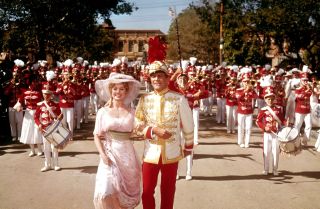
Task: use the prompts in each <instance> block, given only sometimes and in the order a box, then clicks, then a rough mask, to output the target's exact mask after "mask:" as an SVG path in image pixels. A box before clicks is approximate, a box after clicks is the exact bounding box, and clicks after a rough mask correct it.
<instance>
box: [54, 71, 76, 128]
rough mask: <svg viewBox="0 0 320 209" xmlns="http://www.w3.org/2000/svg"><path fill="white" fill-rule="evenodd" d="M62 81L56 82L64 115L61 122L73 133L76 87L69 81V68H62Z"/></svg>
mask: <svg viewBox="0 0 320 209" xmlns="http://www.w3.org/2000/svg"><path fill="white" fill-rule="evenodd" d="M62 75H63V81H62V82H61V83H59V84H58V86H57V89H56V94H57V95H59V106H60V108H61V111H62V114H63V115H64V117H63V120H62V123H63V124H64V125H65V126H66V127H68V128H69V130H70V131H71V133H72V134H73V129H74V95H75V93H76V89H75V87H74V84H73V83H72V82H71V81H70V74H69V69H68V68H64V69H63V72H62Z"/></svg>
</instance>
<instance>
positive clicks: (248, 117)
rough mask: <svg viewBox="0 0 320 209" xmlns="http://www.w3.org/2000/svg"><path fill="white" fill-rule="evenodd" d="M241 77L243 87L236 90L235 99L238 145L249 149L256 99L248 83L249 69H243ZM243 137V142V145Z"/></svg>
mask: <svg viewBox="0 0 320 209" xmlns="http://www.w3.org/2000/svg"><path fill="white" fill-rule="evenodd" d="M242 71H243V72H246V73H244V74H243V77H242V85H243V87H241V88H238V89H237V90H236V98H237V102H238V144H239V145H240V147H242V148H243V147H245V148H248V147H249V142H250V135H251V128H252V114H253V100H254V99H255V98H257V94H256V92H255V91H254V89H253V87H252V85H251V83H250V72H251V70H250V69H248V68H247V69H244V70H242ZM243 135H244V136H245V137H244V138H245V140H244V143H243Z"/></svg>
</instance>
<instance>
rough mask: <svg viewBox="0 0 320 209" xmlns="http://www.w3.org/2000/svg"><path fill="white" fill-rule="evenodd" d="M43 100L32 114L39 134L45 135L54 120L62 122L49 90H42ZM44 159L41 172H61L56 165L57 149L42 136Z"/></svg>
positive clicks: (58, 109)
mask: <svg viewBox="0 0 320 209" xmlns="http://www.w3.org/2000/svg"><path fill="white" fill-rule="evenodd" d="M42 94H43V98H44V100H43V101H42V102H39V103H38V104H37V105H38V107H37V108H36V111H35V114H34V121H35V123H36V124H37V126H38V128H39V130H40V131H41V133H42V134H43V133H45V130H46V128H47V127H48V126H49V125H51V124H52V123H53V122H54V120H62V118H63V114H62V113H61V109H60V107H59V104H58V103H55V102H54V101H53V100H52V94H53V92H52V91H51V90H50V89H48V88H47V89H43V90H42ZM42 140H43V145H44V157H45V163H44V167H43V168H42V169H41V172H45V171H48V170H50V169H52V168H54V170H55V171H59V170H61V168H60V167H59V163H58V149H57V148H55V147H54V145H53V144H51V143H50V142H49V141H48V140H47V139H46V138H45V137H44V136H43V135H42Z"/></svg>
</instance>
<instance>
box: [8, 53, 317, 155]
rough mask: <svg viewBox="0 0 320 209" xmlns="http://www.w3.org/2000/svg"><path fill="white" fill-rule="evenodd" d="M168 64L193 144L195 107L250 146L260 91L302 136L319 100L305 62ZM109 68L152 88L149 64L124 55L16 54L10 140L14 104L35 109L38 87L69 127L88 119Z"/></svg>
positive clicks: (18, 120) (15, 135)
mask: <svg viewBox="0 0 320 209" xmlns="http://www.w3.org/2000/svg"><path fill="white" fill-rule="evenodd" d="M168 69H169V72H170V76H171V83H170V85H169V86H170V88H171V89H172V90H174V91H177V92H180V93H181V94H184V95H185V97H186V98H187V99H188V102H189V105H190V108H191V109H192V111H193V116H194V124H195V140H194V142H195V144H197V143H198V128H199V115H200V113H203V114H204V115H206V116H208V115H210V116H213V111H214V110H215V111H216V112H215V115H216V122H217V123H226V126H227V133H230V134H232V133H235V132H236V129H237V132H238V144H239V145H240V146H241V147H249V143H250V134H251V127H252V123H253V113H254V110H255V109H257V110H258V112H259V110H260V109H261V108H263V107H264V106H265V102H264V94H265V92H267V91H268V89H270V88H272V90H274V92H275V103H276V104H277V105H278V106H280V107H281V109H282V111H283V112H284V115H285V118H286V119H288V120H289V121H290V123H292V124H294V125H295V126H296V127H297V128H298V129H300V128H301V125H302V123H303V122H304V123H305V129H304V137H305V139H306V140H310V131H311V128H312V122H311V119H310V112H311V110H312V105H313V104H318V103H319V95H320V88H319V82H318V81H317V78H316V76H315V74H313V72H312V70H311V69H309V67H308V66H306V65H305V66H303V67H302V69H298V68H296V67H294V66H288V67H286V68H285V69H282V68H279V67H271V66H270V65H268V64H267V65H264V66H259V65H257V66H237V65H226V64H225V63H222V64H221V65H217V64H216V65H203V66H198V65H197V59H196V58H195V57H191V58H190V60H183V61H181V63H180V64H176V65H168ZM111 72H119V73H124V74H129V75H132V76H133V77H134V78H136V79H137V80H140V81H141V82H142V83H144V85H145V87H146V91H147V92H149V91H151V90H152V89H151V88H152V87H151V85H150V79H149V74H148V65H142V64H140V63H136V62H135V63H130V62H128V59H127V58H126V57H122V58H119V59H118V58H117V59H115V60H114V61H113V63H112V64H109V63H99V64H98V63H96V62H95V63H92V64H90V63H89V62H88V61H86V60H84V59H83V58H81V57H77V58H75V59H73V60H71V59H68V60H66V61H64V62H63V63H61V62H57V64H56V66H55V67H54V68H53V67H51V66H49V65H48V63H47V62H46V61H39V62H37V63H36V64H32V65H31V64H25V63H24V62H23V61H22V60H19V59H17V60H15V61H14V67H13V69H12V72H11V73H12V79H11V80H10V82H6V83H5V85H3V89H4V94H5V96H7V97H8V99H9V119H10V127H11V136H12V140H13V141H14V140H19V136H20V135H21V127H22V120H23V112H17V111H16V110H15V108H14V107H15V105H16V104H17V102H19V103H21V104H22V106H23V107H24V108H25V109H35V108H36V107H37V103H38V102H40V101H41V100H42V94H41V90H42V89H50V90H51V91H52V92H53V95H54V100H55V101H57V102H59V106H60V108H61V111H62V113H63V115H64V117H63V123H64V124H66V125H67V126H68V127H69V129H70V130H71V132H73V131H74V129H80V128H81V124H82V123H87V122H88V114H89V112H88V111H89V110H91V113H90V114H95V113H96V112H97V110H98V108H99V107H100V106H101V105H103V104H100V103H99V98H97V95H96V94H95V85H94V84H95V81H96V80H99V79H106V78H108V76H109V74H110V73H111ZM31 84H32V85H31ZM214 106H216V108H213V107H214ZM89 107H90V108H89ZM296 113H298V114H299V116H297V114H296ZM308 114H309V116H308ZM236 126H237V127H238V128H236ZM319 151H320V149H319Z"/></svg>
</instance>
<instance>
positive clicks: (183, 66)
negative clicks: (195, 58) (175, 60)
mask: <svg viewBox="0 0 320 209" xmlns="http://www.w3.org/2000/svg"><path fill="white" fill-rule="evenodd" d="M188 65H189V61H188V60H182V61H181V68H182V70H183V71H184V72H185V71H186V70H187V67H188Z"/></svg>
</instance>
